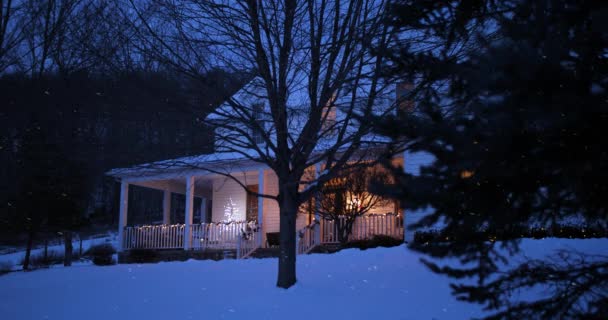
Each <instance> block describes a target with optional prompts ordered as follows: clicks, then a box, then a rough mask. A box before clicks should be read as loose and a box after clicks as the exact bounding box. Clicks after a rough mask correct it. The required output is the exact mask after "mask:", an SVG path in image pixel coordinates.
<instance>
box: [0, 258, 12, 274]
mask: <svg viewBox="0 0 608 320" xmlns="http://www.w3.org/2000/svg"><path fill="white" fill-rule="evenodd" d="M12 270H13V264H12V263H11V262H10V261H2V262H0V275H3V274H5V273H9V272H11V271H12Z"/></svg>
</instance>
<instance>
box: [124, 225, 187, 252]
mask: <svg viewBox="0 0 608 320" xmlns="http://www.w3.org/2000/svg"><path fill="white" fill-rule="evenodd" d="M184 229H185V225H183V224H173V225H157V226H141V227H125V230H124V234H123V237H124V239H123V249H125V250H128V249H177V248H183V247H184Z"/></svg>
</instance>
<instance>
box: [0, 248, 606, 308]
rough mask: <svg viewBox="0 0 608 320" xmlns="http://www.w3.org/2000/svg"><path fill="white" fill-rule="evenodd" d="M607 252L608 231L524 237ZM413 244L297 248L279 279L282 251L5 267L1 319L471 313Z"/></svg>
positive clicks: (533, 251)
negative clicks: (288, 272) (290, 270)
mask: <svg viewBox="0 0 608 320" xmlns="http://www.w3.org/2000/svg"><path fill="white" fill-rule="evenodd" d="M568 247H569V248H575V249H579V250H582V251H585V252H589V253H606V252H608V239H586V240H567V239H543V240H524V241H523V242H522V248H523V251H524V252H525V254H526V255H528V256H538V255H539V254H546V253H550V252H551V250H552V249H558V248H568ZM418 259H419V256H418V255H417V254H416V253H413V252H411V251H410V250H408V249H407V248H406V247H405V246H400V247H394V248H377V249H371V250H366V251H360V250H357V249H350V250H343V251H341V252H338V253H336V254H331V255H324V254H313V255H306V256H298V263H297V267H298V283H297V284H296V285H295V286H294V287H292V288H290V289H288V290H283V289H278V288H277V287H275V280H276V269H277V260H276V259H248V260H223V261H217V262H216V261H194V260H190V261H187V262H165V263H157V264H142V265H137V264H131V265H116V266H109V267H97V266H93V265H80V266H74V267H70V268H64V267H56V268H51V269H46V270H38V271H33V272H28V273H23V272H15V273H10V274H8V275H4V276H0V315H2V316H1V318H2V319H61V320H71V319H91V320H93V319H104V320H106V319H146V320H147V319H307V320H308V319H349V320H350V319H470V318H471V317H476V316H480V315H482V313H481V312H482V311H481V309H480V307H479V306H476V305H471V304H466V303H462V302H458V301H456V300H455V299H454V298H453V297H452V296H451V295H450V290H449V285H448V281H447V280H446V278H444V277H442V276H439V275H435V274H433V273H431V272H430V271H428V270H427V269H426V268H425V267H424V266H422V265H421V264H420V263H419V262H418Z"/></svg>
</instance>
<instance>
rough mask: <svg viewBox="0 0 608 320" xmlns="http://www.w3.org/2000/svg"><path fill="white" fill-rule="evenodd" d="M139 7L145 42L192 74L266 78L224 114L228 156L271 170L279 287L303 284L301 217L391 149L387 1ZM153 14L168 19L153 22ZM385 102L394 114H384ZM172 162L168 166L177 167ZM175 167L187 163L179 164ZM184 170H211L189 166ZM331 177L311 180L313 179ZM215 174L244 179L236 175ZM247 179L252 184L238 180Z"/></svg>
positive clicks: (220, 148)
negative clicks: (382, 122)
mask: <svg viewBox="0 0 608 320" xmlns="http://www.w3.org/2000/svg"><path fill="white" fill-rule="evenodd" d="M130 2H131V4H132V7H133V8H135V9H136V12H137V13H138V16H139V18H140V19H139V20H138V22H134V23H133V25H136V24H137V25H139V27H140V29H139V31H140V34H142V35H145V36H146V38H147V39H148V44H150V46H151V47H152V48H153V52H155V53H156V54H159V57H164V60H163V61H165V62H167V63H169V64H171V65H172V66H174V67H177V68H180V69H181V70H182V71H183V72H185V73H188V74H194V75H196V72H197V71H198V70H199V69H200V68H201V66H202V65H204V64H207V65H209V64H211V65H214V66H218V67H222V68H231V69H235V70H253V71H254V72H255V74H257V77H256V78H255V79H254V80H253V81H252V82H251V83H249V85H247V86H246V87H244V88H243V89H242V90H241V91H240V92H239V93H238V94H237V95H235V96H233V97H232V98H230V99H229V100H228V101H227V102H226V103H225V104H224V105H223V106H222V107H220V108H218V109H216V110H215V111H214V112H213V113H212V114H211V115H210V116H209V117H208V118H207V124H209V125H212V126H213V127H214V128H215V134H216V145H215V148H216V150H215V151H216V153H231V154H237V155H239V156H241V157H243V158H245V159H249V160H251V161H255V162H258V163H261V164H264V165H267V166H268V167H269V168H270V169H272V170H273V171H274V173H275V174H276V175H277V177H278V183H279V190H278V194H276V195H275V194H261V193H255V192H252V191H251V190H247V189H246V188H245V187H246V186H245V185H243V187H244V188H245V189H246V190H247V192H249V193H252V194H254V195H257V196H261V197H266V198H271V199H274V200H276V201H277V202H278V205H279V211H280V233H281V235H280V256H279V272H278V280H277V285H278V286H279V287H282V288H288V287H290V286H292V285H293V284H294V283H295V282H296V270H295V269H296V266H295V260H296V250H295V249H296V216H297V213H298V208H299V207H300V205H302V204H303V203H305V202H306V201H307V200H309V199H310V198H311V197H312V196H313V195H314V194H315V193H316V192H318V191H319V189H320V187H321V186H322V185H323V184H325V183H326V182H327V181H329V180H331V179H332V178H334V177H335V176H337V175H339V173H340V172H342V171H343V170H345V169H347V168H349V167H354V166H357V165H358V164H359V163H361V162H362V161H363V159H370V158H373V155H372V154H371V152H372V151H371V150H373V151H374V153H375V152H378V151H379V149H382V148H383V143H382V142H380V141H379V140H378V139H376V138H375V137H374V136H372V134H371V130H370V125H371V123H369V121H361V119H365V118H371V115H376V116H382V115H384V114H387V113H390V112H391V110H390V108H391V107H392V104H391V103H389V102H388V101H389V100H388V99H386V97H385V94H387V92H388V90H387V88H388V85H387V84H386V83H387V82H386V81H382V79H381V78H380V73H379V70H380V67H381V66H382V64H383V60H382V58H381V57H377V56H375V55H372V54H371V53H370V48H371V47H374V48H377V49H378V50H383V49H384V48H386V46H387V43H388V42H389V41H391V39H392V37H391V36H390V33H391V32H392V29H391V28H390V26H388V25H387V24H383V23H382V22H383V21H382V19H383V15H384V12H385V8H386V5H387V3H386V2H385V1H382V0H380V1H375V0H354V1H340V0H336V1H328V0H269V1H256V0H249V1H231V0H215V1H198V0H178V1H172V2H171V4H167V3H166V2H158V3H157V2H152V3H147V4H146V5H145V6H138V5H137V4H136V3H135V2H134V1H130ZM151 6H156V9H155V10H157V12H158V14H157V15H155V16H154V18H151V16H149V15H147V14H148V13H149V10H150V8H151ZM379 105H382V107H378V106H379ZM166 164H167V163H164V165H166ZM171 165H176V164H175V163H172V164H171ZM183 165H184V166H190V167H192V166H196V167H197V168H201V169H208V170H210V171H212V170H211V168H207V167H205V165H204V163H203V164H198V165H194V164H192V163H184V164H183ZM316 165H321V166H322V167H323V169H324V170H323V171H322V172H319V173H318V174H317V175H316V176H314V178H312V179H307V178H305V176H304V173H305V171H306V170H307V169H308V168H310V167H314V166H316ZM213 172H216V173H219V174H224V175H227V176H229V177H232V176H231V174H230V172H229V171H220V170H217V169H213ZM232 178H233V179H234V180H235V181H236V182H238V183H240V182H239V181H238V180H237V179H236V178H235V177H232Z"/></svg>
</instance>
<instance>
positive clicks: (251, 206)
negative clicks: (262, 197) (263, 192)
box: [246, 184, 258, 221]
mask: <svg viewBox="0 0 608 320" xmlns="http://www.w3.org/2000/svg"><path fill="white" fill-rule="evenodd" d="M247 189H249V191H251V192H256V193H257V192H258V185H257V184H253V185H248V186H247ZM246 211H247V213H246V217H247V221H254V220H255V221H257V220H258V197H257V196H254V195H252V194H250V193H249V192H247V208H246Z"/></svg>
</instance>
